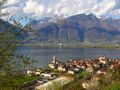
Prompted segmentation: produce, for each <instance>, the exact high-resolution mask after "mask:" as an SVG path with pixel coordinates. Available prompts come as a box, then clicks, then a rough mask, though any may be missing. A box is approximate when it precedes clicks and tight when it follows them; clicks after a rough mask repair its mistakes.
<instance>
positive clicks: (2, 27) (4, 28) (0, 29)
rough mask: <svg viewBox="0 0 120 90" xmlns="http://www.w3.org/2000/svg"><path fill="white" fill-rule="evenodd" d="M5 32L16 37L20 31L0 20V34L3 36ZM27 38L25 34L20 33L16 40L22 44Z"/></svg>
mask: <svg viewBox="0 0 120 90" xmlns="http://www.w3.org/2000/svg"><path fill="white" fill-rule="evenodd" d="M6 32H9V33H11V35H12V34H13V33H14V34H15V35H16V34H18V33H19V32H20V30H19V29H18V28H17V27H16V26H14V25H12V24H11V23H9V22H7V21H4V20H2V19H0V33H1V34H3V33H6ZM27 37H28V35H27V33H25V32H21V34H19V35H18V36H17V39H18V40H19V42H20V41H21V42H23V41H24V40H25V39H26V38H27Z"/></svg>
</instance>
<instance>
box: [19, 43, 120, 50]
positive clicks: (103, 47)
mask: <svg viewBox="0 0 120 90" xmlns="http://www.w3.org/2000/svg"><path fill="white" fill-rule="evenodd" d="M17 46H30V47H33V46H37V47H41V48H100V49H120V45H88V44H81V45H80V44H79V45H78V44H74V45H67V44H63V45H56V44H51V43H50V44H42V45H41V44H17Z"/></svg>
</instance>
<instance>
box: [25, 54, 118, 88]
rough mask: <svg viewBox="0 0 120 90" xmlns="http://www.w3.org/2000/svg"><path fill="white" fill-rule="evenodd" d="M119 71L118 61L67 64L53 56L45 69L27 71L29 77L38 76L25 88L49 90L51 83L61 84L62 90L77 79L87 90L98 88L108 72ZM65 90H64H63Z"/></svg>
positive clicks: (97, 60) (97, 59) (79, 61)
mask: <svg viewBox="0 0 120 90" xmlns="http://www.w3.org/2000/svg"><path fill="white" fill-rule="evenodd" d="M118 69H120V60H119V59H110V58H108V57H105V56H102V57H98V58H96V59H89V60H84V59H70V60H69V61H67V62H61V61H59V60H57V58H56V57H55V56H53V60H52V62H51V63H49V64H48V67H46V69H41V68H40V69H39V68H37V69H31V70H27V71H26V74H27V75H29V76H39V79H38V80H36V81H34V83H33V85H28V86H27V87H26V88H34V89H35V90H50V89H48V88H50V86H51V87H52V88H53V86H54V85H53V86H52V83H58V82H59V83H61V84H59V85H61V87H63V88H62V89H63V90H64V88H65V87H66V85H69V84H70V83H71V82H74V81H75V80H76V79H78V80H79V81H80V82H79V83H80V85H81V86H82V88H83V89H85V90H89V88H90V87H91V86H94V85H95V86H96V87H97V86H98V85H99V80H101V77H102V76H105V75H106V74H107V73H108V70H113V71H114V70H118ZM51 90H54V89H51ZM65 90H66V89H65Z"/></svg>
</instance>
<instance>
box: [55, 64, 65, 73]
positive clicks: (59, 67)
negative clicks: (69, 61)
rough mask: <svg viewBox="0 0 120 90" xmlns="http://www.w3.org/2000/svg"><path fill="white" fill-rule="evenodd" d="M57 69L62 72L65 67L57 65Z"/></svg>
mask: <svg viewBox="0 0 120 90" xmlns="http://www.w3.org/2000/svg"><path fill="white" fill-rule="evenodd" d="M57 69H58V71H62V72H65V71H66V68H65V66H64V65H59V66H58V68H57Z"/></svg>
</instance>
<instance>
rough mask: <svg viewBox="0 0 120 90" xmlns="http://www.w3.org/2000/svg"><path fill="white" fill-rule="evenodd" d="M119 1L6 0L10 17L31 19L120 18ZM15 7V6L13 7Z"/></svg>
mask: <svg viewBox="0 0 120 90" xmlns="http://www.w3.org/2000/svg"><path fill="white" fill-rule="evenodd" d="M119 4H120V0H8V6H9V5H10V6H9V7H7V8H8V9H6V10H7V11H9V12H10V13H11V14H12V15H15V14H16V13H18V14H19V12H20V13H23V14H25V15H29V16H30V15H31V17H36V18H42V17H46V16H54V15H58V16H71V15H75V14H82V13H85V14H90V13H93V14H94V15H96V16H98V17H100V16H107V15H109V14H110V15H111V16H112V15H113V16H120V5H119ZM15 5H17V6H15Z"/></svg>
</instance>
